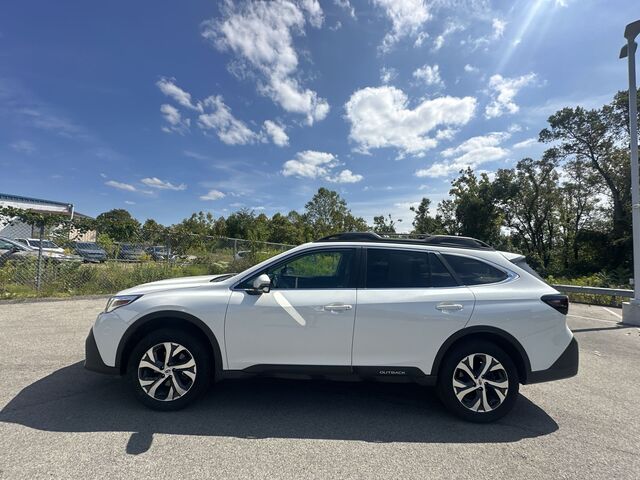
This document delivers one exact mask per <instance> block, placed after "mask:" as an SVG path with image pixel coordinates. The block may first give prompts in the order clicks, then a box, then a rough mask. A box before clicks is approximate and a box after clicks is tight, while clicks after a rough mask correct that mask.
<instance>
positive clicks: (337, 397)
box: [0, 362, 558, 454]
mask: <svg viewBox="0 0 640 480" xmlns="http://www.w3.org/2000/svg"><path fill="white" fill-rule="evenodd" d="M0 421H2V422H7V423H15V424H19V425H24V426H27V427H30V428H35V429H39V430H44V431H55V432H112V431H124V432H132V435H131V438H130V440H129V442H128V444H127V446H126V450H127V452H128V453H130V454H140V453H144V452H145V451H147V450H148V449H149V448H150V447H151V444H152V441H153V434H154V433H162V434H178V435H203V436H218V437H220V436H222V437H236V438H248V439H251V438H298V439H330V440H360V441H365V442H435V443H476V442H477V443H485V442H491V443H498V442H516V441H519V440H522V439H524V438H532V437H538V436H541V435H547V434H549V433H552V432H554V431H556V430H557V429H558V425H557V423H556V422H555V421H554V420H553V419H552V418H551V417H549V415H547V414H546V413H545V412H544V411H543V410H542V409H541V408H539V407H538V406H536V405H535V404H534V403H532V402H531V401H529V400H528V399H527V398H526V397H524V396H522V395H521V396H520V398H519V399H518V402H517V403H516V406H515V408H514V410H513V412H511V413H510V414H509V415H507V417H505V418H503V419H502V420H500V421H499V422H497V423H493V424H488V425H477V424H472V423H467V422H463V421H461V420H458V419H456V418H455V417H452V416H451V415H449V414H448V413H447V412H446V411H445V410H444V408H443V407H442V406H441V405H440V403H439V401H438V399H437V398H436V395H435V392H434V390H433V389H431V388H425V387H421V386H418V385H414V384H388V383H373V382H330V381H322V380H314V381H305V380H279V379H259V378H256V379H251V380H225V381H223V382H220V383H218V384H216V385H215V386H214V387H213V389H212V390H211V391H210V392H208V393H207V394H206V395H205V396H204V397H203V398H201V399H200V400H199V401H198V402H197V403H195V404H194V405H192V406H191V407H189V408H187V409H185V410H181V411H178V412H168V413H165V412H156V411H153V410H149V409H147V408H145V407H144V406H142V405H141V404H139V403H138V402H137V401H136V400H135V399H134V398H133V395H132V394H131V392H129V389H128V385H127V384H126V381H125V380H124V379H122V378H116V377H109V376H103V375H99V374H94V373H91V372H88V371H86V370H85V369H84V368H83V366H82V362H78V363H75V364H73V365H69V366H67V367H64V368H62V369H60V370H57V371H55V372H53V373H52V374H50V375H48V376H46V377H44V378H42V379H40V380H38V381H36V382H34V383H33V384H31V385H29V386H27V387H26V388H24V389H23V390H22V391H21V392H20V393H18V395H16V396H15V398H13V399H12V400H11V401H10V402H9V403H8V404H7V405H6V406H5V407H4V408H3V409H2V411H1V412H0Z"/></svg>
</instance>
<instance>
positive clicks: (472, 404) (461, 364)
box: [437, 340, 520, 423]
mask: <svg viewBox="0 0 640 480" xmlns="http://www.w3.org/2000/svg"><path fill="white" fill-rule="evenodd" d="M519 386H520V384H519V379H518V371H517V369H516V366H515V364H514V362H513V360H512V359H511V357H509V355H507V354H506V353H505V352H504V351H503V350H502V349H501V348H500V347H498V346H497V345H495V344H493V343H490V342H487V341H482V340H472V341H470V342H468V343H465V344H463V345H459V346H457V347H455V348H454V349H453V350H452V351H451V352H449V353H448V354H447V355H446V357H445V359H444V361H443V363H442V366H441V368H440V372H439V374H438V386H437V390H438V396H439V397H440V399H441V400H442V402H443V403H444V405H445V407H447V409H448V410H449V411H451V412H452V413H454V414H455V415H457V416H459V417H461V418H463V419H465V420H468V421H472V422H479V423H486V422H492V421H495V420H498V419H499V418H502V417H503V416H504V415H506V414H507V413H509V411H510V410H511V409H512V408H513V406H514V405H515V402H516V399H517V397H518V390H519Z"/></svg>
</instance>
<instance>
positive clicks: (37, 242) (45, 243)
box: [29, 240, 60, 248]
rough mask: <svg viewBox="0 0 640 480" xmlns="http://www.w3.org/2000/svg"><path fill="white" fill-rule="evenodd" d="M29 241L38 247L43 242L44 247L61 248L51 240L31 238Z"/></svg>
mask: <svg viewBox="0 0 640 480" xmlns="http://www.w3.org/2000/svg"><path fill="white" fill-rule="evenodd" d="M29 243H30V244H31V245H32V246H34V247H36V248H40V244H42V248H60V247H58V245H56V244H55V243H53V242H52V241H51V240H42V241H40V240H29Z"/></svg>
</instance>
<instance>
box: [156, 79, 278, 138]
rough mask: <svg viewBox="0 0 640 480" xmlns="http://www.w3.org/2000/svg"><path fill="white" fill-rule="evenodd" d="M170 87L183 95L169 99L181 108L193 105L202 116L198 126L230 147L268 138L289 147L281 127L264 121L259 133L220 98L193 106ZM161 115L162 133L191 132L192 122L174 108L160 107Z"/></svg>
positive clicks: (186, 97)
mask: <svg viewBox="0 0 640 480" xmlns="http://www.w3.org/2000/svg"><path fill="white" fill-rule="evenodd" d="M171 85H172V89H171V90H170V91H171V92H180V94H172V95H170V96H171V98H173V99H174V100H176V101H177V102H178V103H180V104H181V105H184V104H185V102H187V103H188V104H189V105H191V106H192V107H193V110H196V111H197V112H199V115H198V126H199V127H200V128H201V129H203V130H213V131H214V132H215V133H216V135H218V137H219V138H220V140H222V141H223V142H224V143H226V144H227V145H246V144H250V143H255V142H257V141H262V142H265V141H267V140H268V139H269V138H270V139H271V140H272V141H273V143H274V144H276V145H278V146H280V147H282V146H285V145H288V143H289V137H288V136H287V134H286V133H285V131H284V128H283V127H282V126H281V125H279V124H277V123H275V122H273V121H271V120H265V122H264V124H263V128H262V131H261V132H259V133H257V132H255V131H253V130H252V129H251V128H249V127H248V126H247V124H246V123H244V122H243V121H242V120H239V119H237V118H236V117H235V116H234V115H233V114H232V113H231V109H230V108H229V106H228V105H226V104H225V103H224V99H223V98H222V96H221V95H211V96H209V97H207V98H205V99H204V100H203V101H196V102H195V103H194V102H193V101H192V99H191V94H190V93H188V92H187V91H185V90H183V89H182V88H180V87H178V86H177V85H175V84H174V83H172V84H171ZM161 90H162V88H161ZM160 112H161V113H162V115H163V117H164V119H165V120H166V122H167V125H166V126H164V127H162V130H163V131H165V132H167V133H171V132H177V133H180V134H184V133H185V132H186V131H188V130H189V128H190V126H191V119H190V118H183V116H182V113H181V112H180V110H178V109H177V108H176V107H174V106H173V105H169V104H166V103H165V104H163V105H161V106H160Z"/></svg>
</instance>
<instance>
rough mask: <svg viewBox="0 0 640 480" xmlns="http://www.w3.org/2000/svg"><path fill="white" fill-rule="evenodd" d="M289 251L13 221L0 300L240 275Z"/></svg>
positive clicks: (4, 242) (0, 249) (0, 243)
mask: <svg viewBox="0 0 640 480" xmlns="http://www.w3.org/2000/svg"><path fill="white" fill-rule="evenodd" d="M147 233H148V232H147ZM291 247H293V245H286V244H280V243H270V242H262V241H251V240H245V239H239V238H228V237H214V236H208V235H197V234H191V233H183V234H175V233H166V232H163V233H161V234H158V235H148V234H147V235H145V238H143V236H142V235H141V234H140V235H133V236H131V238H130V240H129V241H127V242H116V241H113V240H111V239H110V237H108V236H107V235H99V234H97V232H82V233H80V232H69V231H57V230H56V229H46V228H38V227H32V226H29V225H25V224H21V223H14V224H12V225H6V226H5V227H4V228H1V229H0V298H16V297H35V296H43V297H44V296H68V295H90V294H110V293H114V292H116V291H118V290H122V289H125V288H129V287H132V286H134V285H138V284H141V283H146V282H153V281H156V280H162V279H166V278H173V277H181V276H190V275H211V274H218V273H232V272H240V271H242V270H244V269H245V268H248V267H249V266H251V265H254V264H256V263H258V262H260V261H262V260H265V259H267V258H269V257H271V256H273V255H277V254H278V253H281V252H283V251H285V250H288V249H289V248H291Z"/></svg>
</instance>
